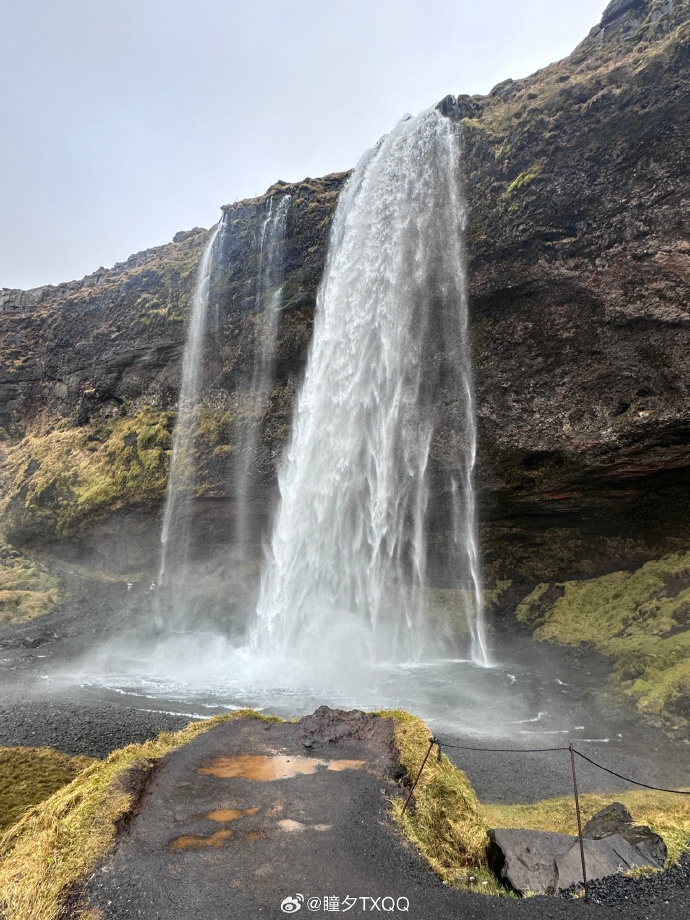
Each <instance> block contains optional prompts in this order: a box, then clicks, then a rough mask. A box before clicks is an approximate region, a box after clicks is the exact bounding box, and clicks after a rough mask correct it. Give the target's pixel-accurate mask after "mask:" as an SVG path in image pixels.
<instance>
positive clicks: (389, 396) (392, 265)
mask: <svg viewBox="0 0 690 920" xmlns="http://www.w3.org/2000/svg"><path fill="white" fill-rule="evenodd" d="M459 167H460V163H459V139H458V137H457V135H456V132H455V128H454V126H453V124H452V123H451V122H450V121H449V120H448V119H446V118H444V117H443V116H441V115H440V114H439V113H438V112H436V111H430V112H426V113H424V114H422V115H420V116H417V117H416V118H412V119H408V120H406V121H403V122H401V123H400V124H399V125H398V126H397V127H396V128H395V129H394V130H393V131H392V132H391V133H390V134H389V135H388V136H387V137H384V138H383V139H382V140H381V141H380V142H379V144H378V145H377V146H376V147H375V148H374V149H373V150H371V151H369V152H368V153H367V154H365V156H364V157H363V158H362V160H361V161H360V163H359V164H358V166H357V168H356V170H355V171H354V173H353V175H352V177H351V178H350V180H349V182H348V185H347V187H346V189H345V190H344V191H343V193H342V195H341V198H340V201H339V203H338V207H337V211H336V216H335V218H334V223H333V228H332V231H331V240H330V247H329V253H328V259H327V264H326V268H325V272H324V277H323V280H322V283H321V287H320V289H319V294H318V300H317V313H316V319H315V328H314V337H313V342H312V348H311V353H310V357H309V362H308V366H307V371H306V376H305V380H304V384H303V387H302V390H301V393H300V396H299V399H298V402H297V406H296V411H295V418H294V422H293V430H292V436H291V442H290V445H289V447H288V450H287V451H286V454H285V455H284V458H283V461H282V464H281V468H280V470H279V487H280V502H279V505H278V508H277V510H276V516H275V520H274V525H273V533H272V539H271V544H270V547H269V548H268V549H267V559H266V565H265V568H264V572H263V576H262V584H261V594H260V598H259V602H258V605H257V611H256V620H255V624H254V627H253V630H252V634H251V643H252V645H253V647H254V648H255V649H257V650H259V651H263V652H267V653H270V654H277V655H282V656H286V657H288V658H289V657H291V656H297V657H299V658H300V659H302V660H305V659H306V660H310V658H312V657H313V659H314V660H316V659H317V658H319V657H320V658H323V657H324V656H325V657H327V659H328V661H330V662H331V664H332V665H336V666H337V663H344V662H345V660H346V659H348V658H356V659H357V660H362V659H364V660H369V661H393V662H395V661H410V660H415V659H419V658H420V657H422V656H424V655H430V654H435V653H437V652H438V649H439V644H438V642H437V641H436V639H435V636H434V634H433V630H432V629H431V627H430V625H429V618H428V616H427V604H428V592H427V590H426V587H427V583H426V582H427V572H426V563H427V536H426V534H427V523H428V522H427V515H428V512H429V511H430V510H434V513H438V514H441V515H443V514H445V515H446V516H447V518H448V522H447V524H448V526H447V528H446V533H448V532H450V533H451V534H452V539H451V543H452V545H451V547H450V551H449V555H450V557H451V567H453V568H454V569H455V578H456V579H457V583H458V585H459V586H462V591H458V592H457V593H458V595H459V596H462V597H463V598H464V605H465V613H466V616H467V621H468V625H469V633H470V646H471V649H470V651H471V654H472V657H473V660H474V661H475V662H476V663H478V664H486V663H487V653H486V643H485V639H484V629H483V625H482V619H481V585H480V580H479V579H480V573H479V568H478V565H477V545H476V522H475V508H474V495H473V488H472V479H473V470H474V463H475V450H476V432H475V422H474V407H473V403H472V377H471V368H470V359H469V348H468V342H467V296H466V283H465V265H464V255H463V238H464V226H465V206H464V202H463V200H462V196H461V194H460V191H459V179H460V177H459ZM437 405H443V406H445V407H447V408H448V409H449V410H450V409H452V414H453V419H454V423H453V432H452V434H451V435H448V434H447V432H439V430H438V429H437V428H436V427H435V426H436V423H438V422H439V419H438V418H436V417H435V416H436V412H435V409H434V407H435V406H437ZM447 417H448V413H447V412H445V414H444V424H445V425H446V427H447ZM435 441H439V443H444V444H450V446H451V448H452V452H451V456H450V459H449V462H448V463H447V464H445V465H446V467H448V466H450V468H451V469H452V470H453V479H454V482H455V485H454V486H453V484H452V483H451V482H450V481H449V480H446V482H445V485H439V484H438V482H437V480H440V479H442V478H443V474H441V473H439V472H438V469H434V471H433V473H434V475H433V476H431V475H430V472H432V471H430V470H429V466H430V461H433V451H432V445H435ZM437 466H440V467H442V466H443V464H440V465H437ZM432 482H433V489H432V488H431V483H432Z"/></svg>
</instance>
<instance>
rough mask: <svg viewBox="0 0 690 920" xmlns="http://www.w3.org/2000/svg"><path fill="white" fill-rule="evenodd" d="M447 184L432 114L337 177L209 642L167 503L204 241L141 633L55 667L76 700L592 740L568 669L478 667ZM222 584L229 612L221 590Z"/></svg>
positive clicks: (460, 317)
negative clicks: (280, 438)
mask: <svg viewBox="0 0 690 920" xmlns="http://www.w3.org/2000/svg"><path fill="white" fill-rule="evenodd" d="M460 188H461V162H460V139H459V137H458V136H457V134H456V130H455V128H454V126H453V124H452V122H450V121H449V120H448V119H446V118H444V117H442V116H441V115H439V114H438V113H437V112H436V111H430V112H426V113H423V114H422V115H420V116H417V117H416V118H410V119H407V120H404V121H403V122H401V123H400V124H399V125H397V126H396V128H395V129H394V130H393V131H392V132H391V133H390V134H389V135H387V136H386V137H384V138H383V139H382V140H381V141H380V142H379V144H378V145H377V147H376V148H374V149H373V150H371V151H369V152H368V153H367V154H365V156H364V157H363V158H362V160H361V161H360V163H359V165H358V166H357V169H356V170H355V172H354V173H353V175H352V177H351V179H350V181H349V183H348V185H347V187H346V189H345V190H344V192H343V193H342V195H341V198H340V201H339V203H338V207H337V211H336V216H335V218H334V224H333V227H332V231H331V240H330V246H329V253H328V259H327V264H326V269H325V272H324V277H323V280H322V283H321V287H320V290H319V295H318V302H317V311H316V318H315V329H314V337H313V343H312V349H311V353H310V357H309V361H308V365H307V370H306V375H305V380H304V382H303V385H302V389H301V392H300V395H299V398H298V400H297V405H296V409H295V415H294V419H293V426H292V427H293V431H292V437H291V440H290V443H289V445H288V447H287V449H286V452H285V455H284V457H283V459H282V462H281V464H280V468H279V493H280V495H279V501H278V504H277V507H276V509H275V512H274V516H273V522H272V534H271V535H270V540H269V539H268V536H266V539H265V547H264V560H263V566H262V569H261V574H260V578H259V572H258V566H257V565H256V562H257V561H258V560H257V559H256V558H254V559H253V560H252V557H251V553H250V546H251V541H250V540H249V539H248V536H247V529H248V510H247V502H246V492H247V490H248V483H249V480H250V478H251V460H252V454H253V452H254V450H255V447H256V439H257V437H258V429H257V427H256V426H254V427H253V428H252V427H251V426H250V428H249V429H248V431H247V434H246V436H245V439H244V442H243V444H241V445H240V449H239V450H238V451H237V454H238V461H237V462H238V467H237V469H238V471H239V472H238V475H237V476H236V482H237V483H238V486H237V494H236V496H235V498H236V502H235V522H234V527H233V526H231V525H229V527H228V529H229V532H230V533H229V538H228V548H227V560H226V565H225V566H224V570H225V571H227V569H228V566H230V567H233V568H234V570H235V574H236V575H237V573H239V575H238V578H239V580H241V581H242V582H243V585H244V587H243V590H244V591H245V597H246V601H245V602H246V604H247V607H248V608H249V607H250V606H251V610H250V609H247V610H245V611H244V616H242V615H239V616H236V617H235V618H234V619H232V618H228V620H227V621H226V622H216V623H215V624H214V625H213V627H212V628H211V627H209V625H208V622H206V623H205V625H200V621H199V619H198V617H195V616H192V615H191V610H192V608H193V607H194V605H195V604H197V605H198V597H197V589H198V587H199V585H200V583H201V579H200V576H199V573H200V572H202V573H203V572H205V573H206V576H205V577H208V573H209V572H210V573H211V577H213V576H212V572H213V569H214V566H215V567H216V568H218V560H217V557H216V558H215V560H214V559H211V560H209V559H207V560H204V558H203V548H200V547H199V546H198V545H197V546H195V545H193V543H194V541H193V538H192V532H191V529H190V525H189V516H188V514H187V512H186V507H185V503H186V502H188V496H189V493H190V491H191V490H193V487H194V470H193V468H192V465H191V464H190V456H191V455H192V449H191V444H190V439H191V437H192V435H191V432H192V418H193V412H194V407H195V405H196V403H197V402H198V400H199V399H200V397H201V392H202V389H203V381H202V379H201V368H202V365H203V343H204V336H205V335H206V334H207V333H206V319H205V317H206V314H207V313H208V311H209V303H208V298H209V277H210V273H211V263H212V260H213V253H214V251H215V247H216V246H218V245H220V243H221V241H222V238H223V232H224V228H223V226H222V225H221V227H220V229H217V230H216V231H215V233H214V234H213V235H212V237H211V239H210V242H209V244H208V247H207V250H206V253H205V255H204V257H203V260H202V262H201V265H200V269H199V277H198V284H197V291H196V296H195V301H194V307H193V310H192V315H191V318H190V326H189V333H188V340H187V347H186V350H185V355H184V360H183V375H182V387H181V392H180V408H179V414H178V421H177V430H176V435H175V450H174V454H173V460H172V464H171V473H170V484H169V491H168V497H167V501H166V506H165V515H164V524H163V537H162V554H161V560H162V561H161V567H160V573H159V584H158V591H157V592H156V595H155V597H154V603H153V606H154V608H155V618H154V621H153V623H152V622H151V621H150V620H149V622H148V623H140V624H138V625H137V627H136V628H135V629H133V630H132V631H131V632H130V633H128V634H123V635H120V636H119V637H115V638H113V639H112V640H111V641H109V642H108V643H107V644H105V645H104V646H101V647H100V648H98V649H95V650H93V651H92V652H91V653H90V655H89V656H88V657H87V658H86V659H85V660H83V661H82V662H81V663H80V666H79V669H78V673H75V672H74V671H72V675H71V679H77V680H78V681H79V683H81V685H82V687H83V688H84V689H85V690H86V691H87V692H94V693H100V694H103V693H105V694H106V695H107V694H118V695H119V696H120V697H122V696H125V697H127V698H128V699H129V701H130V702H132V701H144V705H149V706H152V705H155V706H161V707H166V706H167V707H169V708H170V709H171V711H189V714H193V715H208V714H210V713H213V712H214V711H222V710H227V709H232V708H237V707H243V706H251V707H254V708H259V709H269V710H271V711H273V712H277V713H279V714H289V715H295V714H300V713H304V712H308V711H311V710H313V709H314V708H315V707H316V706H318V705H321V704H323V703H327V704H329V705H332V706H338V707H340V708H351V707H359V708H365V709H382V708H405V709H409V710H411V711H413V712H415V713H417V714H419V715H420V716H422V717H423V718H425V719H426V720H427V721H428V722H429V723H430V724H434V725H436V726H438V727H445V728H453V729H455V730H457V731H461V732H462V733H464V734H469V735H490V736H499V737H505V736H513V735H519V734H531V733H532V731H535V732H538V733H540V734H541V733H550V732H564V733H565V732H568V731H571V732H572V731H576V732H584V733H585V734H587V733H589V734H591V732H588V728H587V724H586V720H583V713H582V708H581V706H580V705H579V704H576V705H575V707H574V708H573V707H572V705H571V703H572V698H571V696H569V694H572V692H573V686H574V683H573V680H574V675H573V673H568V674H565V673H564V671H563V668H562V667H561V666H560V665H558V664H556V666H555V668H554V670H553V671H551V670H550V669H549V667H546V666H545V661H544V659H543V657H542V660H541V662H540V666H539V667H538V669H536V670H535V669H534V668H533V664H532V661H531V660H530V656H528V657H527V658H526V659H524V660H523V661H522V663H519V661H518V659H519V657H520V656H519V654H518V655H516V654H515V652H516V649H515V648H514V647H512V648H511V647H505V648H503V649H498V648H496V649H495V650H494V656H493V659H492V660H491V661H490V653H489V643H488V640H487V636H486V628H485V625H484V622H483V616H482V604H481V585H480V573H479V565H478V558H477V539H476V520H475V502H474V491H473V483H472V480H473V471H474V463H475V453H476V432H475V423H474V407H473V404H472V373H471V366H470V359H469V354H468V352H469V349H468V344H467V300H466V290H465V288H466V284H465V267H464V257H463V235H464V224H465V208H464V202H463V200H462V197H461V194H460ZM288 207H289V200H286V199H285V198H283V199H282V200H281V201H278V202H275V203H274V202H272V201H270V202H269V204H268V205H267V212H266V215H265V218H264V220H263V222H262V224H261V228H260V231H259V234H258V239H257V245H258V247H259V259H258V265H259V270H258V281H257V303H258V305H259V308H260V309H261V310H262V311H263V312H264V313H265V314H266V316H267V321H266V322H265V323H264V329H265V335H264V339H263V340H262V343H261V345H260V347H259V352H258V354H257V356H256V358H255V362H254V369H253V373H252V375H251V386H250V398H251V399H252V400H254V401H255V402H256V403H257V405H259V406H260V404H262V401H265V399H266V393H267V390H268V387H269V383H270V377H271V368H272V362H273V352H272V350H273V349H274V348H275V339H276V321H275V318H276V317H277V315H278V313H279V310H280V308H281V302H280V280H281V279H280V278H279V277H278V274H277V272H278V271H279V268H280V257H279V253H280V250H281V245H282V238H283V235H284V233H285V220H286V214H287V209H288ZM440 403H443V404H444V405H445V406H446V411H447V412H449V413H451V414H452V417H453V418H454V420H455V424H454V426H453V430H452V431H448V430H447V428H448V426H446V428H445V430H444V431H443V432H440V431H439V430H437V428H436V426H435V423H436V422H437V421H438V420H437V419H436V418H435V409H434V407H435V406H437V405H439V404H440ZM439 449H441V450H443V452H444V455H445V456H446V457H452V458H453V461H452V463H451V464H450V467H451V468H450V471H449V470H448V464H447V463H446V465H445V466H443V465H441V464H439V463H438V462H437V461H436V456H437V454H438V451H439ZM435 452H436V453H435ZM432 482H433V488H432V486H431V485H430V483H432ZM430 518H433V519H434V522H435V527H436V529H437V531H440V532H442V533H444V534H445V535H446V539H445V544H446V545H445V547H444V554H443V576H442V578H441V579H440V581H434V583H433V584H430V578H429V573H428V568H429V561H430V559H429V555H430V554H429V548H428V547H427V522H428V521H429V519H430ZM221 569H223V567H222V566H221ZM252 569H254V571H255V572H256V574H255V575H254V578H253V581H252V574H251V573H252ZM219 578H220V584H218V585H217V586H216V587H217V588H219V587H222V586H223V584H222V576H219ZM247 582H250V583H251V584H250V586H249V588H247ZM224 587H225V590H226V591H227V592H228V606H229V600H230V599H229V595H230V594H231V593H232V590H233V587H232V578H228V579H227V580H226V582H225V585H224ZM252 597H254V598H255V599H256V605H255V609H254V604H253V603H252V602H251V601H250V598H252ZM494 644H496V643H495V641H494ZM498 661H504V662H505V661H510V662H511V663H510V664H506V665H500V664H497V663H496V662H498ZM141 704H142V703H141V702H140V703H139V705H141ZM190 710H191V711H190ZM596 733H597V732H596V730H595V734H596Z"/></svg>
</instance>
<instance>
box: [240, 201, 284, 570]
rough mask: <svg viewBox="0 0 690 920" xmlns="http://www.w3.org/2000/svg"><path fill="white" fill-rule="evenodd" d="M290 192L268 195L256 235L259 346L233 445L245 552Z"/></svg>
mask: <svg viewBox="0 0 690 920" xmlns="http://www.w3.org/2000/svg"><path fill="white" fill-rule="evenodd" d="M289 207H290V195H284V196H283V197H282V198H281V199H280V201H278V203H277V205H276V204H275V199H274V197H271V198H269V199H268V202H267V205H266V216H265V218H264V220H263V222H262V224H261V228H260V231H259V237H258V269H257V280H256V298H255V308H254V312H255V316H254V322H255V328H256V330H257V336H256V338H257V346H256V351H255V356H254V364H253V369H252V377H251V382H250V386H249V392H248V393H247V394H246V395H245V400H246V402H247V404H248V405H247V406H246V411H247V415H248V418H249V421H248V423H247V426H246V428H245V430H244V433H243V436H242V437H241V439H240V441H239V444H238V445H237V466H236V474H235V475H236V487H235V494H236V497H237V513H236V533H235V547H236V549H238V550H239V552H240V554H242V555H244V554H246V550H247V546H248V544H249V543H250V542H252V541H253V540H255V539H256V536H257V535H256V534H253V533H252V531H251V527H250V523H249V508H250V502H251V498H252V492H253V485H254V483H253V482H252V478H253V477H252V472H255V470H254V466H255V461H256V453H257V446H258V441H259V429H260V425H261V420H262V419H263V416H264V414H265V412H266V409H267V406H268V401H269V397H270V389H271V381H272V379H273V365H274V361H275V349H276V339H277V333H278V319H279V316H280V310H281V307H282V304H283V244H284V242H285V225H286V222H287V214H288V209H289Z"/></svg>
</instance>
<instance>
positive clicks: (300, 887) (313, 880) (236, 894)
mask: <svg viewBox="0 0 690 920" xmlns="http://www.w3.org/2000/svg"><path fill="white" fill-rule="evenodd" d="M331 712H332V711H331ZM323 718H324V717H323V716H321V719H322V720H323ZM333 734H334V732H333V726H332V724H324V723H323V721H319V716H318V715H315V716H311V717H307V718H306V719H304V720H302V721H301V722H300V723H282V724H265V723H261V722H257V721H254V720H243V721H241V722H233V723H225V724H223V725H220V726H218V727H216V728H214V729H212V730H211V731H209V732H208V733H206V734H204V735H203V736H201V737H200V738H198V739H196V740H195V741H193V742H192V743H190V744H189V745H186V746H185V747H184V748H182V749H180V750H179V751H176V752H174V753H173V754H171V755H169V756H168V757H167V758H166V759H165V761H164V762H163V763H162V765H161V766H160V767H159V769H158V770H157V771H156V772H155V774H154V776H153V778H152V780H151V781H150V783H149V785H148V787H147V789H146V791H145V794H144V795H143V798H142V800H141V802H140V805H139V809H138V812H137V814H136V815H135V816H134V817H133V819H132V820H131V822H130V824H129V826H128V828H127V830H126V831H125V832H123V833H122V834H121V836H120V838H119V841H118V844H117V847H116V849H115V851H114V852H113V853H112V854H111V855H110V856H109V857H108V858H107V859H106V860H105V862H104V863H103V865H102V866H101V867H100V868H99V869H98V870H97V871H96V872H95V873H94V874H93V876H92V877H91V878H90V879H89V881H88V883H87V885H86V887H85V889H84V892H83V894H84V897H85V898H86V899H87V901H88V903H89V904H90V905H91V906H97V907H98V908H99V909H100V910H101V911H102V913H103V916H104V917H105V918H106V920H134V918H145V920H159V918H160V920H163V918H165V920H178V918H182V917H185V918H188V917H195V918H197V917H198V918H203V920H230V918H233V920H234V918H237V920H250V918H255V917H268V918H278V917H282V916H285V913H284V912H283V911H281V908H280V905H281V902H282V901H283V900H284V899H285V898H286V897H296V896H297V895H298V894H301V895H303V896H304V898H305V903H304V906H303V907H301V909H300V915H305V916H315V917H327V916H330V915H331V914H332V913H333V912H334V911H333V910H331V911H324V909H323V903H324V902H323V899H324V897H337V898H338V899H339V910H340V911H343V907H344V905H345V904H346V903H349V902H346V901H345V898H350V899H351V900H353V901H354V903H353V904H352V906H351V908H350V909H349V910H348V911H347V912H348V913H349V914H350V916H352V917H355V916H363V915H372V914H373V915H379V916H382V915H383V916H385V915H387V916H389V917H409V918H411V920H432V918H433V920H451V918H453V920H485V918H510V920H512V918H535V920H537V918H539V920H560V918H575V917H583V918H586V920H590V918H591V920H599V918H606V917H611V916H622V917H626V918H631V920H642V918H650V920H651V918H653V920H662V918H663V920H686V918H687V917H688V916H690V889H688V887H687V883H688V870H687V864H685V865H684V866H683V867H681V868H680V869H674V870H670V871H669V872H668V873H666V874H665V875H663V876H659V877H656V878H653V879H648V880H644V881H642V882H632V881H630V880H613V881H612V882H611V883H608V884H605V885H604V884H599V885H597V886H593V891H594V894H595V898H594V899H593V900H592V902H591V903H589V904H585V903H583V902H582V900H578V901H573V900H566V899H564V898H532V899H528V900H526V901H515V900H504V899H496V898H489V897H484V896H481V895H474V894H472V893H465V892H457V891H452V890H450V889H447V888H445V887H444V886H443V885H442V884H441V883H440V882H439V881H438V880H437V879H436V878H435V877H434V876H433V874H432V873H430V872H429V871H428V870H427V869H426V867H425V866H424V864H423V863H422V861H421V858H420V857H419V856H418V854H417V853H416V852H415V851H414V850H413V848H412V847H411V846H409V845H408V844H407V843H406V842H405V841H403V840H402V839H401V838H400V836H399V835H398V833H397V832H396V830H395V829H394V828H393V827H392V825H391V823H390V821H389V819H388V816H387V811H388V805H387V797H389V796H393V795H398V794H400V789H399V788H398V787H396V786H395V784H394V783H393V781H392V776H391V774H392V771H393V769H394V766H395V761H394V758H392V757H391V740H392V727H391V726H390V725H387V724H386V722H384V721H382V720H372V719H368V718H367V717H364V718H361V717H360V718H356V719H355V720H354V722H353V721H350V723H349V725H348V726H347V728H346V730H344V731H340V737H337V738H335V739H333V737H332V736H333ZM329 738H330V739H331V740H328V739H329ZM305 740H306V741H307V742H308V744H309V746H308V747H305V744H304V742H305ZM274 752H280V753H281V754H284V755H286V756H288V757H290V758H295V757H304V756H305V755H306V757H308V758H312V759H313V758H317V759H319V760H322V761H325V762H326V764H328V763H332V762H333V761H340V760H363V761H365V764H364V766H363V767H362V768H359V769H354V768H353V769H345V770H342V771H338V772H336V771H333V770H330V769H326V767H325V766H321V767H319V768H318V769H316V771H315V772H314V773H313V774H311V775H298V776H294V777H293V778H286V779H279V780H276V781H272V782H263V781H257V780H254V779H249V778H244V777H230V778H227V777H226V778H221V777H218V776H215V775H212V774H211V773H209V772H207V771H208V769H209V767H212V766H213V763H214V761H215V760H216V759H217V758H219V757H224V758H235V757H240V756H242V755H246V754H248V753H251V754H265V755H271V754H273V753H274ZM200 771H205V772H200ZM230 772H232V771H230ZM222 809H238V810H241V811H244V812H245V813H244V814H241V815H240V816H239V817H236V818H234V820H232V816H231V815H228V814H225V815H220V816H219V815H218V814H217V812H218V811H219V810H222ZM214 815H215V818H214ZM219 818H225V819H226V820H224V821H223V820H219ZM286 820H287V821H293V822H294V821H297V822H299V823H300V824H301V825H302V828H301V829H297V830H294V829H290V827H289V826H288V827H287V828H285V827H284V826H281V825H280V823H279V822H280V821H286ZM218 831H230V833H229V834H226V836H225V837H222V838H218V837H216V838H215V839H216V841H217V846H214V845H208V842H209V840H210V838H212V837H213V835H215V834H217V833H218ZM311 898H317V899H319V906H318V908H316V909H311V910H310V909H309V907H308V902H309V899H311ZM362 898H366V899H367V900H365V901H362V900H361V899H362ZM383 898H391V899H392V900H388V901H386V902H385V905H386V907H388V908H390V907H391V905H393V906H394V909H393V910H385V908H384V902H383V900H382V899H383ZM355 899H356V900H355ZM375 899H380V900H379V901H378V902H377V901H376V900H375ZM401 899H407V900H408V901H409V910H404V909H402V908H405V907H407V901H404V900H401Z"/></svg>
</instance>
